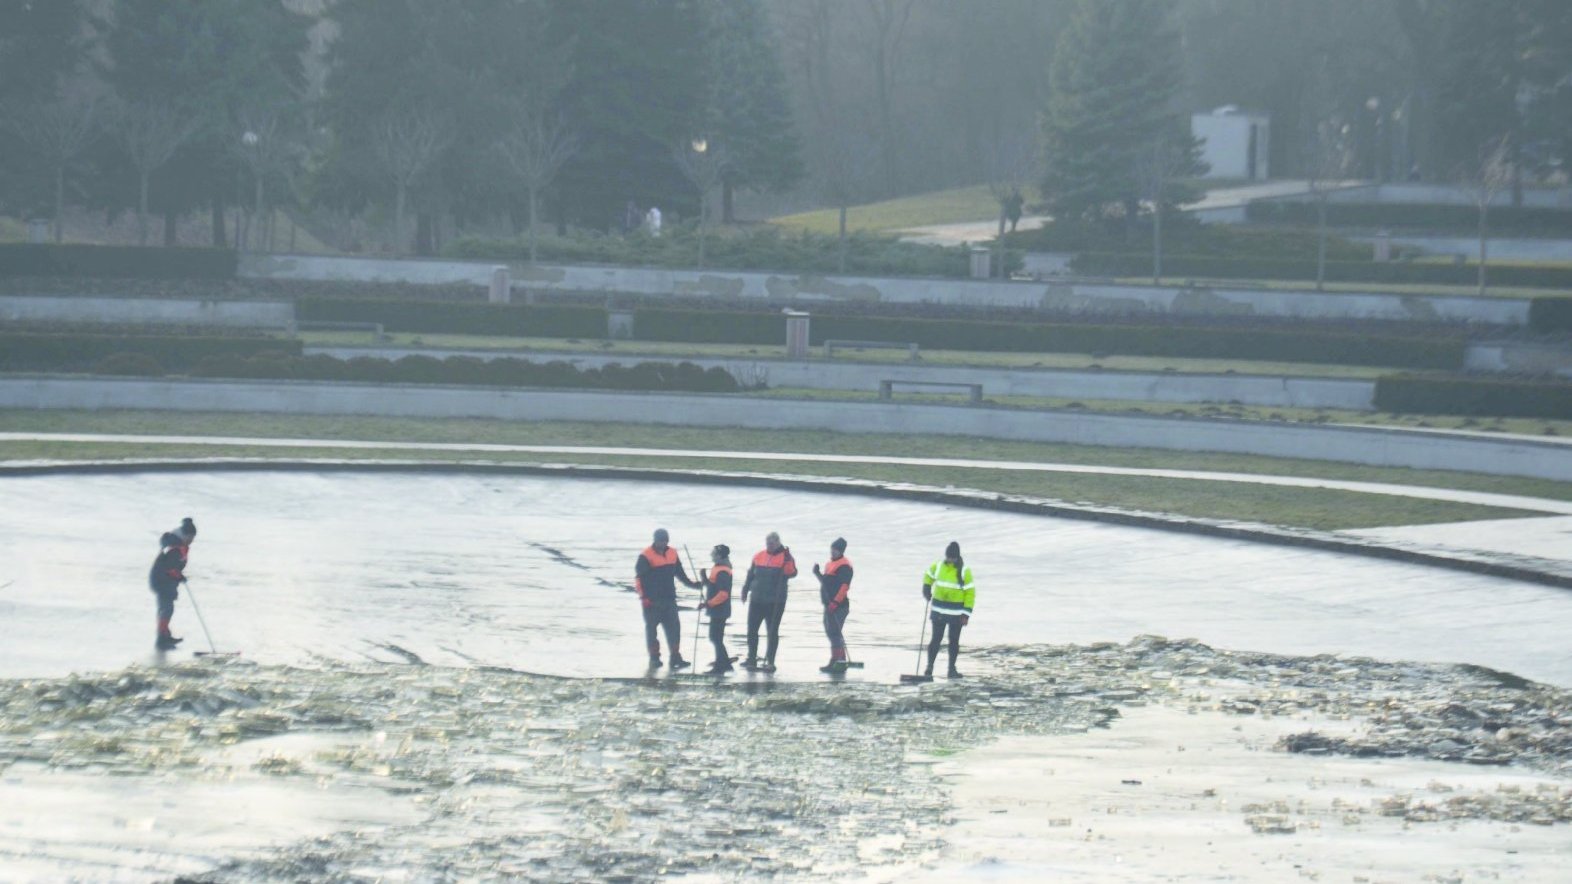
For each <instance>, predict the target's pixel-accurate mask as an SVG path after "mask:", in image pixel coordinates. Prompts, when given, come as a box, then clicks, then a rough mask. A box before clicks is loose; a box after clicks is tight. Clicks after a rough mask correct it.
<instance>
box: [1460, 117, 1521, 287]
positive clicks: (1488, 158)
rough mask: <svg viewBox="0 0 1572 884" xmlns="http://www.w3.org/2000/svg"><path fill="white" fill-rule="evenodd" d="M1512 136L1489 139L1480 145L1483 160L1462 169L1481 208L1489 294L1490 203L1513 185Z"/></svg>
mask: <svg viewBox="0 0 1572 884" xmlns="http://www.w3.org/2000/svg"><path fill="white" fill-rule="evenodd" d="M1512 157H1513V148H1512V136H1511V135H1502V136H1501V137H1499V138H1492V139H1489V140H1487V141H1486V142H1485V143H1484V144H1482V145H1480V148H1479V161H1478V162H1477V163H1472V164H1470V165H1468V166H1467V167H1465V168H1463V169H1462V170H1460V175H1459V179H1460V180H1461V182H1462V185H1463V188H1464V189H1465V190H1467V191H1468V193H1469V195H1470V196H1472V197H1473V198H1474V207H1475V208H1476V209H1477V210H1478V212H1479V293H1480V294H1481V295H1483V294H1485V287H1486V282H1487V280H1486V276H1487V272H1488V265H1489V263H1490V206H1491V204H1492V203H1494V202H1495V199H1496V197H1497V196H1500V195H1501V192H1502V191H1504V190H1506V189H1507V188H1508V187H1510V186H1511V185H1512V181H1513V178H1514V177H1515V175H1516V171H1515V169H1514V166H1515V164H1514V163H1513V162H1512Z"/></svg>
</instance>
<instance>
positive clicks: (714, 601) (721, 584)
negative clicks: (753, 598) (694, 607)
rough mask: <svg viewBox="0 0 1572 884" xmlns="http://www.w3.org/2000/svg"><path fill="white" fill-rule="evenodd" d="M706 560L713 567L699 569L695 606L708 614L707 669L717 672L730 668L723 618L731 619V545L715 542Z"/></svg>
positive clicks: (724, 620) (724, 619) (728, 670)
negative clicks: (711, 653)
mask: <svg viewBox="0 0 1572 884" xmlns="http://www.w3.org/2000/svg"><path fill="white" fill-rule="evenodd" d="M710 561H712V562H714V563H715V567H713V568H710V569H709V570H708V571H706V570H704V569H703V568H700V569H699V585H700V586H703V587H704V597H703V598H702V599H700V600H699V609H700V610H703V611H705V612H706V614H707V616H708V617H709V618H710V644H712V645H714V646H715V662H714V663H713V664H712V665H711V666H710V672H712V673H714V674H715V675H720V674H721V673H725V672H730V671H731V670H732V669H733V668H734V667H733V666H732V665H731V655H730V654H728V653H726V621H727V620H730V619H731V578H732V572H731V547H729V546H727V545H726V544H724V543H717V544H715V548H714V549H712V550H710Z"/></svg>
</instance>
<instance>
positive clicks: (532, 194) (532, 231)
mask: <svg viewBox="0 0 1572 884" xmlns="http://www.w3.org/2000/svg"><path fill="white" fill-rule="evenodd" d="M535 206H536V196H535V188H533V187H531V188H530V189H529V262H530V263H531V264H533V263H535V246H536V243H537V240H538V236H537V234H536V233H535V211H536V209H535Z"/></svg>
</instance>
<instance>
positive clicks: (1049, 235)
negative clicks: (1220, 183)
mask: <svg viewBox="0 0 1572 884" xmlns="http://www.w3.org/2000/svg"><path fill="white" fill-rule="evenodd" d="M1165 219H1166V216H1165ZM1004 240H1005V242H1006V243H1008V244H1009V245H1010V247H1012V248H1017V249H1024V250H1026V251H1029V252H1111V253H1118V254H1128V255H1141V256H1144V257H1145V258H1146V260H1147V261H1148V263H1149V262H1150V261H1151V249H1152V227H1151V220H1150V219H1149V218H1144V217H1143V218H1142V219H1141V223H1140V224H1138V225H1137V226H1136V229H1135V231H1134V235H1131V232H1130V231H1129V230H1127V229H1126V228H1125V225H1124V223H1123V222H1118V223H1088V222H1065V221H1055V222H1052V223H1050V224H1045V225H1043V226H1042V227H1039V228H1037V229H1035V230H1021V231H1017V232H1015V233H1009V234H1005V237H1004ZM1320 247H1321V238H1320V236H1319V235H1318V234H1317V233H1316V231H1314V230H1298V229H1291V228H1281V227H1246V226H1243V225H1238V224H1202V223H1200V222H1198V221H1195V220H1193V219H1190V218H1187V217H1185V216H1179V217H1175V218H1173V219H1171V220H1165V221H1164V227H1163V249H1164V251H1168V252H1172V253H1174V254H1176V255H1194V256H1203V255H1204V256H1207V257H1218V258H1271V259H1286V260H1311V261H1314V260H1315V258H1316V255H1317V254H1318V253H1319V250H1320ZM1394 251H1398V252H1401V250H1400V249H1397V248H1394ZM1326 258H1327V260H1328V261H1371V260H1374V259H1375V247H1374V246H1372V245H1370V244H1369V243H1362V242H1353V241H1351V240H1347V239H1343V238H1342V237H1340V236H1335V235H1334V236H1329V237H1327V240H1326Z"/></svg>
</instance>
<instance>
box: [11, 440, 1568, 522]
mask: <svg viewBox="0 0 1572 884" xmlns="http://www.w3.org/2000/svg"><path fill="white" fill-rule="evenodd" d="M0 442H88V443H94V442H97V443H104V442H108V443H126V444H142V445H214V446H219V445H223V446H248V447H254V448H330V449H373V450H380V451H458V452H475V453H477V454H479V453H491V454H558V455H601V456H608V455H609V456H622V457H630V456H631V457H671V458H704V459H706V460H755V461H781V462H792V461H795V462H802V463H847V464H880V465H893V466H919V467H952V468H954V467H959V468H964V469H978V470H1007V471H1011V472H1033V473H1081V474H1090V475H1101V476H1146V477H1149V478H1156V479H1193V480H1196V481H1203V482H1242V483H1246V484H1252V485H1278V486H1283V487H1290V488H1326V489H1332V490H1337V491H1355V492H1360V493H1364V494H1387V495H1393V496H1396V497H1411V498H1417V499H1422V500H1443V501H1450V502H1453V503H1471V504H1477V505H1480V506H1494V507H1505V508H1508V509H1520V510H1530V511H1534V512H1541V513H1553V514H1556V515H1562V516H1569V515H1572V501H1566V500H1553V499H1549V498H1540V497H1525V496H1521V495H1515V494H1493V493H1490V492H1484V491H1462V490H1458V489H1453V488H1430V487H1425V486H1421V485H1395V484H1388V483H1383V482H1352V481H1343V480H1338V479H1306V478H1300V477H1297V476H1273V475H1266V474H1259V473H1221V472H1208V471H1204V470H1163V469H1142V468H1136V467H1106V466H1089V465H1085V464H1065V463H1037V462H1033V461H1019V460H967V459H963V458H945V457H889V456H883V455H862V454H805V453H786V452H773V451H707V450H698V449H671V448H610V447H601V446H589V445H503V444H494V443H484V442H378V441H373V440H349V439H280V438H249V437H238V436H139V435H117V434H107V433H0Z"/></svg>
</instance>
